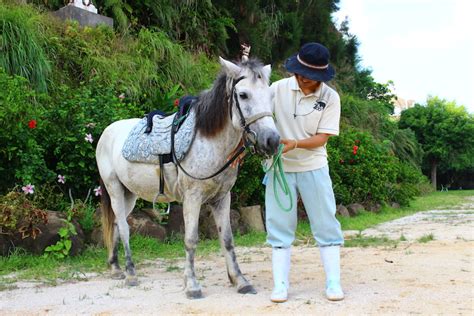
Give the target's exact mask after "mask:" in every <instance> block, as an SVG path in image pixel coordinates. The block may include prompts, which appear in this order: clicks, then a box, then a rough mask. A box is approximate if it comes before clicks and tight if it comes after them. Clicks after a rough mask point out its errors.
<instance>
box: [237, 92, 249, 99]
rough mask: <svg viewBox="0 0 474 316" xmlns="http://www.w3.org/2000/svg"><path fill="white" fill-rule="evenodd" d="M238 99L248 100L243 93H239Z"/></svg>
mask: <svg viewBox="0 0 474 316" xmlns="http://www.w3.org/2000/svg"><path fill="white" fill-rule="evenodd" d="M239 97H240V98H241V99H242V100H246V99H248V98H249V96H248V95H247V93H245V92H241V93H239Z"/></svg>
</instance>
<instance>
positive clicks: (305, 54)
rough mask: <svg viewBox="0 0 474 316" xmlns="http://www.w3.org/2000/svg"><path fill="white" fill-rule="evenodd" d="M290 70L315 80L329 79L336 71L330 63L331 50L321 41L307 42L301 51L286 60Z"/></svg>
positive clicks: (286, 65)
mask: <svg viewBox="0 0 474 316" xmlns="http://www.w3.org/2000/svg"><path fill="white" fill-rule="evenodd" d="M285 68H286V70H288V71H289V72H292V73H295V74H298V75H301V76H303V77H305V78H308V79H311V80H314V81H329V80H331V79H332V78H334V75H335V74H336V71H335V70H334V68H333V67H332V66H331V65H330V64H329V51H328V49H327V48H326V47H324V46H323V45H321V44H319V43H306V44H304V45H303V46H302V47H301V49H300V51H299V52H298V53H297V54H295V55H293V56H291V57H290V58H288V59H287V60H286V63H285Z"/></svg>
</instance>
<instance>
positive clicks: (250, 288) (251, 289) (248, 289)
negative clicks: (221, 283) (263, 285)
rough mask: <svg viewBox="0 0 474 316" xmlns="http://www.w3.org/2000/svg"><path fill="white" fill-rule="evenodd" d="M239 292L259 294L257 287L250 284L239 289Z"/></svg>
mask: <svg viewBox="0 0 474 316" xmlns="http://www.w3.org/2000/svg"><path fill="white" fill-rule="evenodd" d="M237 292H238V293H240V294H257V291H256V290H255V288H254V287H253V286H252V285H250V284H247V285H244V286H243V287H241V288H240V289H238V290H237Z"/></svg>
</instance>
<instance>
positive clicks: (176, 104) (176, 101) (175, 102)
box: [173, 99, 179, 107]
mask: <svg viewBox="0 0 474 316" xmlns="http://www.w3.org/2000/svg"><path fill="white" fill-rule="evenodd" d="M173 104H174V106H176V107H178V105H179V99H176V100H174V103H173Z"/></svg>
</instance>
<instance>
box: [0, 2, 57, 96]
mask: <svg viewBox="0 0 474 316" xmlns="http://www.w3.org/2000/svg"><path fill="white" fill-rule="evenodd" d="M0 21H1V23H0V51H1V54H0V68H3V69H4V70H5V71H6V72H7V73H9V74H10V75H19V76H22V77H25V78H28V80H29V81H30V82H31V84H32V85H33V86H34V87H36V88H37V89H38V90H40V91H46V90H47V86H48V79H49V75H50V72H51V66H50V62H49V60H48V58H47V55H46V53H45V51H44V46H45V39H44V34H43V32H42V30H41V27H40V25H39V19H38V16H37V15H36V14H35V12H34V11H33V10H31V9H30V8H24V9H22V10H16V9H15V8H14V7H11V6H2V5H0Z"/></svg>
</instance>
